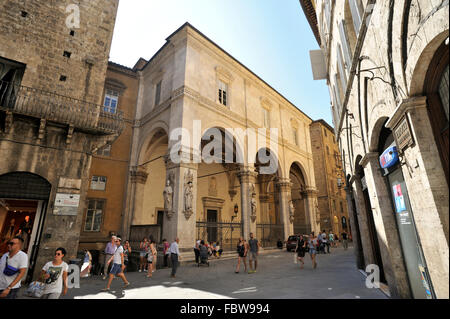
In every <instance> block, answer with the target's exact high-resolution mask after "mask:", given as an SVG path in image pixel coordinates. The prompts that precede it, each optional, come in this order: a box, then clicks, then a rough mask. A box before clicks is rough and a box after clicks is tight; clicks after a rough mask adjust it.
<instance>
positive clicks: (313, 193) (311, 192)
mask: <svg viewBox="0 0 450 319" xmlns="http://www.w3.org/2000/svg"><path fill="white" fill-rule="evenodd" d="M303 194H304V195H305V196H306V197H317V194H319V191H318V190H317V188H315V187H311V186H306V189H305V191H304V192H303Z"/></svg>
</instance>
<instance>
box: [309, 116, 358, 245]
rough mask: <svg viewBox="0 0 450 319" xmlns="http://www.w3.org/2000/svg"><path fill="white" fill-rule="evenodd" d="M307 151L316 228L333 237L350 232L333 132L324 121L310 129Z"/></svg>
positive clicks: (319, 121)
mask: <svg viewBox="0 0 450 319" xmlns="http://www.w3.org/2000/svg"><path fill="white" fill-rule="evenodd" d="M309 130H310V135H311V148H312V153H313V159H314V161H313V162H314V176H315V177H316V188H317V190H318V192H319V193H318V194H317V201H318V203H319V211H320V227H321V229H322V230H326V231H329V230H332V231H333V232H334V233H335V234H338V236H340V234H341V233H342V231H343V230H345V231H347V232H350V230H351V227H350V221H349V218H348V209H347V200H346V192H345V176H344V171H343V169H342V161H341V156H340V153H339V148H338V145H337V143H336V141H335V137H334V129H333V128H332V127H331V126H330V125H329V124H328V123H327V122H325V121H324V120H317V121H314V122H312V123H311V125H310V129H309Z"/></svg>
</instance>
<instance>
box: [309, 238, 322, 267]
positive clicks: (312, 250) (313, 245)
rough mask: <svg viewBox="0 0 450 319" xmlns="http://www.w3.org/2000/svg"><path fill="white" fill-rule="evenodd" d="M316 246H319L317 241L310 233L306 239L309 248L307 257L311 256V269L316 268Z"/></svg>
mask: <svg viewBox="0 0 450 319" xmlns="http://www.w3.org/2000/svg"><path fill="white" fill-rule="evenodd" d="M318 246H319V239H318V238H317V237H316V236H315V235H314V232H312V233H311V234H310V235H309V238H308V248H309V255H310V256H311V262H312V266H313V269H316V268H317V261H316V255H317V247H318Z"/></svg>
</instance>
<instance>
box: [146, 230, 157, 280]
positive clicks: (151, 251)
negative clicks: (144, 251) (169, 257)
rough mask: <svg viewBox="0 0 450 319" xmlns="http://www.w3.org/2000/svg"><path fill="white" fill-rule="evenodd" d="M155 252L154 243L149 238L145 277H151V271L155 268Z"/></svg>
mask: <svg viewBox="0 0 450 319" xmlns="http://www.w3.org/2000/svg"><path fill="white" fill-rule="evenodd" d="M157 253H158V252H157V250H156V244H155V242H154V241H153V240H152V239H150V248H149V252H148V257H147V262H148V273H147V278H151V277H152V273H153V272H154V271H155V270H156V255H157Z"/></svg>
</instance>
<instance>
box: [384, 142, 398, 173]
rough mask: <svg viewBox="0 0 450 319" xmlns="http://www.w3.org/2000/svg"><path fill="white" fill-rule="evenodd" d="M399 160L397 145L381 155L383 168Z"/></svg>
mask: <svg viewBox="0 0 450 319" xmlns="http://www.w3.org/2000/svg"><path fill="white" fill-rule="evenodd" d="M397 162H398V152H397V147H396V146H391V147H389V148H388V149H386V150H385V151H384V153H383V154H381V156H380V165H381V167H382V168H389V167H392V166H394V165H395V164H396V163H397Z"/></svg>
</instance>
